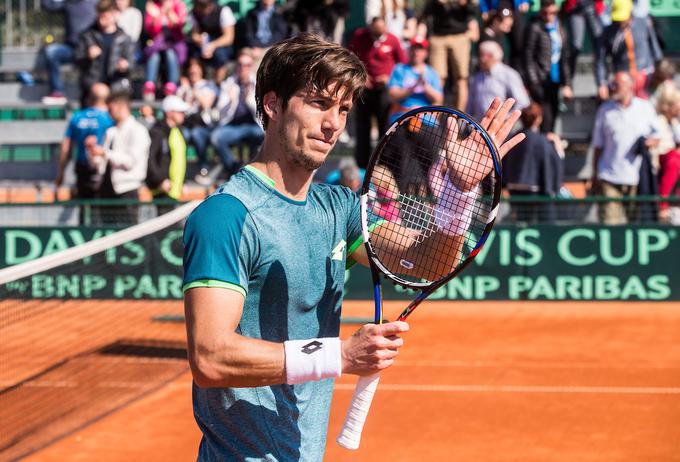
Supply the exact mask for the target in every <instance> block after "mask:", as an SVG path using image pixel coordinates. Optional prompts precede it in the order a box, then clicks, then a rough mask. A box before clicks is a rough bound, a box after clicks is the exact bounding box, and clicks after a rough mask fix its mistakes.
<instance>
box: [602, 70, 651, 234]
mask: <svg viewBox="0 0 680 462" xmlns="http://www.w3.org/2000/svg"><path fill="white" fill-rule="evenodd" d="M611 87H612V93H611V99H610V100H609V101H606V102H605V103H603V104H602V105H601V106H600V108H599V109H598V110H597V115H596V116H595V126H594V128H593V138H592V147H593V153H594V154H593V184H592V189H593V191H594V192H595V193H597V194H600V195H603V196H605V197H610V198H617V199H620V198H625V197H630V196H635V195H636V194H637V185H638V183H639V181H640V167H641V165H642V158H641V156H640V155H638V154H640V152H639V150H640V144H641V143H642V144H644V146H645V147H646V148H653V147H655V146H656V145H658V144H659V132H660V129H661V128H660V126H659V120H658V118H657V114H656V111H655V110H654V107H653V106H652V105H651V104H650V103H649V101H646V100H644V99H641V98H638V97H636V96H635V86H634V81H633V79H632V77H631V76H630V74H628V73H626V72H618V73H616V74H615V75H614V79H613V80H612V85H611ZM624 205H625V207H624ZM635 213H636V211H635V208H634V207H633V206H632V204H631V203H626V204H621V203H620V202H607V203H605V204H600V218H601V219H602V220H603V221H604V223H605V224H608V225H609V224H623V223H626V218H628V219H631V218H632V217H633V216H634V215H635Z"/></svg>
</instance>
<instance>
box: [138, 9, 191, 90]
mask: <svg viewBox="0 0 680 462" xmlns="http://www.w3.org/2000/svg"><path fill="white" fill-rule="evenodd" d="M185 21H186V6H185V5H184V2H183V1H182V0H147V2H146V11H145V13H144V32H145V33H146V35H147V37H148V39H147V40H146V44H145V47H144V56H145V58H146V77H145V79H146V81H145V83H144V92H143V93H144V95H143V96H144V99H145V100H146V101H153V100H154V99H155V98H156V80H157V79H158V73H159V70H160V67H161V59H163V60H164V62H165V69H166V76H165V79H164V80H165V85H164V87H163V93H164V94H166V95H171V94H175V91H176V90H177V85H178V84H179V77H180V69H181V66H182V64H183V63H184V61H186V58H187V44H186V42H185V41H184V23H185Z"/></svg>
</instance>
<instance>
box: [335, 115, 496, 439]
mask: <svg viewBox="0 0 680 462" xmlns="http://www.w3.org/2000/svg"><path fill="white" fill-rule="evenodd" d="M494 104H495V107H496V108H498V106H499V104H497V103H494ZM492 108H493V106H492ZM504 108H505V106H504ZM508 109H509V108H508ZM508 109H505V113H504V114H503V116H505V115H506V114H507V110H508ZM494 113H495V110H494ZM483 123H486V125H489V124H490V123H498V122H496V121H494V122H491V121H490V120H488V119H487V120H486V122H483ZM497 128H498V126H497V125H496V126H495V129H497ZM508 130H509V128H508ZM500 177H501V165H500V160H499V156H498V151H497V149H496V147H495V146H494V143H493V141H492V139H491V137H490V136H489V134H488V133H487V132H486V130H484V129H483V128H482V126H481V125H480V124H479V123H477V122H476V121H474V120H473V119H472V118H470V117H469V116H467V115H466V114H464V113H462V112H459V111H456V110H453V109H449V108H445V107H423V108H419V109H416V110H413V111H410V112H407V113H405V114H404V115H403V116H402V117H400V118H399V119H398V120H397V121H396V122H395V123H394V124H392V126H391V127H390V128H389V129H388V130H387V132H386V133H385V135H384V136H383V138H382V139H381V140H380V142H379V144H378V147H377V148H376V150H375V151H374V153H373V155H372V156H371V159H370V161H369V165H368V168H367V170H366V175H365V178H364V183H363V185H362V189H361V219H362V233H363V238H364V243H365V246H366V250H367V253H368V256H369V261H370V267H371V273H372V277H373V285H374V298H375V322H376V324H379V323H381V322H382V318H383V316H382V290H381V276H384V277H385V278H387V279H388V280H391V281H392V282H394V283H396V284H398V285H401V286H403V287H405V288H409V289H416V290H419V291H420V293H419V294H418V296H417V297H416V298H415V299H414V300H413V301H412V302H411V303H410V304H409V305H408V306H407V307H406V309H404V311H403V312H402V313H401V315H400V316H399V320H400V321H403V320H405V319H406V318H407V317H408V316H409V315H410V314H411V313H412V312H413V310H415V309H416V307H417V306H418V305H420V303H421V302H422V301H423V300H425V299H426V298H427V297H428V296H429V295H430V294H432V293H433V292H434V291H436V290H437V289H438V288H440V287H441V286H443V285H444V284H446V283H447V282H448V281H450V280H451V279H452V278H454V277H455V276H456V275H457V274H459V273H460V272H461V271H462V270H463V269H464V268H465V267H466V266H467V265H468V264H469V263H470V262H471V261H472V260H473V259H474V257H475V255H477V253H478V252H479V251H480V250H481V248H482V246H483V245H484V242H485V241H486V239H487V237H488V236H489V233H490V231H491V227H492V226H493V224H494V220H495V218H496V213H497V211H498V204H499V201H500V195H501V178H500ZM379 379H380V376H379V374H374V375H370V376H362V377H359V380H358V382H357V386H356V389H355V391H354V395H353V396H352V401H351V403H350V407H349V410H348V412H347V418H346V420H345V424H344V426H343V427H342V430H341V432H340V435H339V436H338V438H337V442H338V443H339V444H340V445H341V446H343V447H345V448H347V449H357V448H358V447H359V442H360V440H361V431H362V429H363V426H364V422H365V421H366V416H367V415H368V410H369V407H370V405H371V401H372V399H373V395H374V394H375V390H376V388H377V386H378V381H379Z"/></svg>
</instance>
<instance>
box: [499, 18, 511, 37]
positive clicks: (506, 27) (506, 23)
mask: <svg viewBox="0 0 680 462" xmlns="http://www.w3.org/2000/svg"><path fill="white" fill-rule="evenodd" d="M514 21H515V20H514V19H513V17H512V16H505V17H503V19H502V20H501V22H500V24H499V26H498V29H499V30H500V31H501V32H503V33H504V34H509V33H510V31H511V30H512V24H513V23H514Z"/></svg>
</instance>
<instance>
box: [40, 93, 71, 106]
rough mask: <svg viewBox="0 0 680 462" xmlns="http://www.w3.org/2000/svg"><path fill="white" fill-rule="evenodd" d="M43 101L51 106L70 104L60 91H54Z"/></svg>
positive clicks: (44, 97)
mask: <svg viewBox="0 0 680 462" xmlns="http://www.w3.org/2000/svg"><path fill="white" fill-rule="evenodd" d="M41 101H42V103H43V104H47V105H50V106H63V105H65V104H66V103H67V102H68V100H67V99H66V95H64V94H63V93H61V92H59V91H53V92H52V93H50V94H49V95H47V96H43V97H42V99H41Z"/></svg>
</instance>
